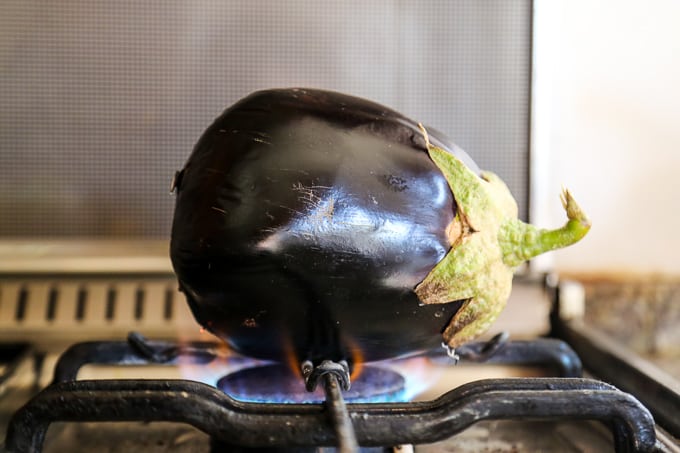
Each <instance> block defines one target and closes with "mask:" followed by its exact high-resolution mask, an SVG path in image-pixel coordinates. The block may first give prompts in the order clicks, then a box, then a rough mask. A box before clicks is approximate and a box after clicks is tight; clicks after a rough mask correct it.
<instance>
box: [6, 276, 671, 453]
mask: <svg viewBox="0 0 680 453" xmlns="http://www.w3.org/2000/svg"><path fill="white" fill-rule="evenodd" d="M130 277H131V276H123V277H121V276H118V277H117V279H112V280H111V279H109V280H110V281H109V283H107V284H106V285H104V284H103V278H101V276H100V278H99V279H96V278H95V279H92V278H91V276H88V280H87V282H88V283H87V284H85V283H83V282H85V280H81V281H80V282H76V281H75V280H74V279H73V276H70V277H69V278H63V276H62V278H63V279H62V280H60V281H61V282H62V283H63V284H62V285H61V286H59V285H57V286H55V284H54V282H55V281H57V280H55V279H54V278H51V280H50V281H52V282H53V283H49V284H48V283H45V279H44V276H43V278H40V279H38V278H35V276H34V277H32V278H28V276H26V275H23V276H18V275H14V276H11V278H9V277H8V278H7V279H5V280H4V281H3V282H2V283H3V284H2V293H1V294H2V296H1V297H2V299H1V300H0V302H1V303H0V307H2V308H4V313H6V314H7V313H10V312H11V314H12V319H13V320H14V322H15V323H16V322H18V321H20V320H22V319H26V317H27V313H29V312H31V311H33V312H34V313H35V312H40V313H42V314H43V316H44V317H45V318H46V319H47V321H46V322H50V321H49V319H50V318H51V319H52V320H54V319H56V318H58V317H60V316H64V312H66V311H72V312H73V313H74V314H75V315H76V316H75V318H76V319H78V318H80V319H81V321H76V322H80V323H81V325H82V327H83V328H84V329H85V330H87V329H89V328H92V326H89V327H87V326H86V325H84V324H82V323H83V321H82V320H83V319H87V318H88V316H91V315H92V311H93V310H92V308H91V304H92V300H93V299H94V298H96V297H99V298H101V301H100V302H104V303H103V304H102V305H103V307H100V313H99V314H100V315H102V316H103V318H105V319H106V318H107V316H108V317H110V318H111V319H109V321H110V322H109V324H107V325H108V326H109V327H111V326H113V325H116V322H115V319H116V316H117V315H118V316H119V315H121V313H120V312H121V311H123V309H122V307H124V306H125V305H124V304H127V308H126V309H125V311H128V312H131V313H128V314H127V316H123V318H125V319H127V321H128V322H127V325H128V326H129V325H130V324H132V325H134V322H130V320H131V319H132V320H135V319H136V320H137V321H138V322H139V323H141V324H142V325H141V327H143V329H140V330H143V331H144V332H145V333H146V332H149V331H150V332H152V333H153V334H154V335H153V336H150V338H154V339H147V338H145V337H144V336H142V335H140V334H139V333H136V332H132V333H128V334H125V335H121V334H120V329H121V328H122V327H123V325H118V326H117V327H116V328H115V329H113V330H112V331H108V332H102V333H101V335H100V337H103V338H104V339H103V340H97V341H92V340H89V341H73V342H72V343H73V344H71V345H70V346H66V345H61V346H62V347H60V348H54V350H59V353H55V352H54V350H53V349H51V348H49V347H47V346H46V343H49V342H53V343H57V340H56V339H54V338H53V339H51V340H47V339H45V338H43V339H41V338H37V339H36V341H34V342H30V341H25V342H18V343H10V342H5V344H3V347H2V349H1V353H2V357H1V358H2V368H0V370H1V373H2V374H1V377H0V389H2V390H0V430H2V431H3V432H6V438H5V443H4V444H3V448H4V449H5V450H7V451H12V452H23V451H45V452H51V451H59V450H68V451H93V450H95V449H97V450H101V451H111V452H114V451H207V452H208V451H210V452H213V451H336V450H337V451H343V452H344V451H413V450H415V451H418V452H430V451H447V450H449V451H677V441H676V440H675V439H674V438H673V436H672V435H671V434H669V433H668V432H667V430H668V431H670V432H671V433H674V434H675V435H677V431H675V432H673V430H674V429H677V420H675V421H674V420H673V415H672V414H673V413H674V412H673V410H674V409H673V407H675V408H677V407H680V406H678V401H679V400H678V399H677V396H678V394H677V392H676V391H675V389H674V388H672V385H671V386H669V385H665V384H664V383H663V382H656V381H655V380H654V379H653V377H650V376H648V375H646V376H647V378H648V379H649V380H650V381H649V382H647V381H644V383H643V384H640V382H643V381H640V380H639V379H641V377H640V376H639V375H638V376H637V377H636V378H635V379H638V381H637V383H638V385H637V388H638V389H639V388H642V389H644V390H646V391H643V392H642V394H640V393H638V392H637V391H636V392H635V395H633V392H632V391H631V390H632V389H625V388H624V390H626V391H622V390H619V388H623V387H624V385H630V384H631V380H632V379H633V378H632V377H630V376H631V372H629V371H628V370H626V366H625V361H623V362H621V363H618V362H616V360H617V358H616V354H614V353H612V351H611V350H608V349H607V348H606V347H605V346H606V345H605V346H603V344H602V342H601V341H599V340H598V339H597V338H593V337H592V333H589V332H588V331H587V329H582V328H579V327H578V326H577V325H576V324H574V323H567V322H562V321H560V317H559V316H557V315H555V313H556V311H557V310H555V311H553V320H552V321H553V322H552V327H553V329H552V330H553V333H554V336H553V337H552V338H534V339H519V340H516V339H510V340H507V339H506V338H505V337H503V336H496V337H494V338H492V339H490V340H487V341H483V342H477V343H473V344H471V345H468V346H466V348H464V349H463V350H459V351H458V352H459V354H460V356H461V360H460V363H459V364H455V363H454V362H453V360H452V359H450V358H449V357H447V356H446V354H445V353H444V351H443V350H442V351H432V352H429V353H425V354H423V355H422V356H419V357H414V358H408V359H403V360H398V361H390V362H387V363H375V364H367V365H366V366H365V367H364V368H365V369H364V371H363V372H362V373H361V374H360V375H359V376H352V377H350V375H349V373H348V370H347V368H346V367H345V366H344V364H343V363H333V362H330V363H325V364H321V365H317V366H312V365H310V364H302V366H301V368H300V369H299V370H291V368H290V367H285V366H277V365H275V364H270V363H263V362H256V361H253V360H251V359H248V358H243V357H238V356H235V355H233V354H232V353H230V352H229V351H225V349H224V347H223V346H222V345H220V344H217V343H214V342H212V341H206V340H205V339H199V340H196V339H189V340H186V339H180V338H177V337H178V336H181V335H174V336H173V338H167V337H168V333H167V331H163V330H162V329H156V330H154V329H153V328H148V329H147V328H145V327H148V326H144V325H143V321H144V319H146V316H148V315H149V313H154V316H153V317H154V318H160V319H164V320H165V321H166V322H167V323H170V324H172V322H171V321H173V320H175V319H177V318H180V319H182V320H184V319H185V316H188V313H184V312H182V310H184V308H182V307H183V304H182V303H181V300H179V296H178V294H176V293H175V291H174V289H173V286H172V285H173V284H174V283H173V281H172V278H171V276H165V277H164V276H161V275H145V276H143V278H142V277H141V276H139V275H135V276H134V277H135V279H134V282H135V283H134V285H132V286H131V284H130ZM66 280H69V281H66ZM112 282H113V283H112ZM140 282H144V283H143V284H142V283H140ZM36 285H37V286H36ZM64 285H65V286H64ZM55 287H58V288H59V289H60V290H63V288H70V289H68V291H70V292H71V293H73V294H72V296H73V297H71V298H70V299H72V300H71V302H69V303H70V304H71V305H72V306H69V307H68V308H65V306H64V305H65V304H66V305H68V304H67V303H66V302H64V303H59V302H55V301H62V302H63V301H66V300H69V299H68V298H63V297H62V298H60V297H58V296H55V295H54V290H53V289H51V288H55ZM529 287H533V286H532V285H529ZM35 288H39V289H38V290H36V289H35ZM521 288H522V284H521V283H520V284H519V291H518V292H519V294H520V296H521V295H525V294H526V293H524V292H523V290H522V289H521ZM548 289H549V293H550V294H551V295H552V296H551V298H552V299H553V300H554V302H555V304H556V305H559V299H560V297H559V294H560V291H559V286H558V285H557V286H556V285H552V286H551V285H548ZM36 291H38V293H39V294H41V295H42V296H41V297H44V298H45V301H46V304H44V306H41V309H40V310H38V309H37V308H36V303H35V301H36V300H38V299H37V296H36ZM83 294H85V295H83ZM125 294H127V296H125ZM175 298H177V300H175ZM126 299H130V300H126ZM9 301H13V305H12V307H11V310H10V309H9ZM2 308H0V310H2ZM145 314H146V316H145ZM31 319H32V322H34V323H35V322H37V321H36V320H35V318H31ZM155 321H158V319H155ZM51 322H54V321H51ZM175 327H176V326H175ZM180 330H181V329H180ZM588 335H590V336H588ZM75 336H76V335H75V333H74V332H71V333H70V336H68V338H73V337H75ZM88 336H90V337H92V335H91V333H89V334H88ZM194 336H195V335H194ZM107 337H108V338H107ZM111 337H112V338H111ZM116 337H117V339H116ZM155 338H161V339H155ZM565 340H567V341H565ZM62 343H65V342H62ZM598 354H599V355H598ZM581 359H583V360H584V362H586V367H587V369H588V372H589V373H590V372H593V371H600V370H598V365H597V362H600V364H605V363H606V366H605V367H604V368H605V369H609V370H612V369H613V370H617V371H616V372H617V373H618V374H619V376H618V377H620V378H621V383H619V382H617V381H616V379H612V376H607V381H608V382H612V383H614V384H615V385H616V386H617V387H614V386H613V385H610V384H608V383H605V382H603V381H600V380H597V379H594V378H593V377H592V376H591V375H590V374H587V375H588V376H589V377H587V378H584V377H582V367H581ZM629 365H630V364H629ZM600 368H601V367H600ZM499 370H502V371H499ZM633 370H635V371H636V372H637V373H638V374H640V373H642V374H645V373H644V370H642V371H641V370H640V369H639V367H637V368H636V367H633ZM598 375H601V374H600V373H598ZM362 376H363V378H362ZM362 379H363V380H364V381H367V382H363V381H362ZM425 381H428V382H427V383H426V385H425V384H424V382H425ZM375 382H380V384H379V385H377V387H378V388H379V390H378V391H377V392H376V390H375V389H374V388H373V387H375V385H374V384H375ZM652 382H656V384H652ZM253 383H256V384H255V386H254V387H255V388H256V389H260V388H262V387H263V385H265V384H267V383H269V384H271V383H274V385H273V387H274V388H276V389H280V388H285V389H286V390H285V391H284V392H282V395H283V398H282V395H273V394H272V393H268V392H269V391H262V392H255V396H253V393H252V387H253ZM386 383H387V384H386ZM622 384H623V385H622ZM348 387H349V389H348ZM385 387H388V390H387V391H385V390H384V389H385ZM367 388H368V390H367ZM312 390H314V391H312ZM664 391H665V392H666V393H663V392H664ZM279 393H281V392H279ZM648 393H651V395H650V394H648ZM296 395H297V396H296ZM673 398H676V399H673ZM641 401H644V404H643V403H642V402H641ZM669 414H670V415H669ZM655 419H656V422H655ZM661 421H663V423H664V424H663V426H659V424H657V423H660V422H661ZM102 422H116V423H102Z"/></svg>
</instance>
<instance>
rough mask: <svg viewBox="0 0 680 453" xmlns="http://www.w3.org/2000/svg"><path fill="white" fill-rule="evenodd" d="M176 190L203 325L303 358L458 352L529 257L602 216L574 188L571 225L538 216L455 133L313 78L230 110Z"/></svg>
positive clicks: (235, 344)
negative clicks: (520, 206) (589, 210)
mask: <svg viewBox="0 0 680 453" xmlns="http://www.w3.org/2000/svg"><path fill="white" fill-rule="evenodd" d="M173 188H174V190H175V191H176V197H177V199H176V207H175V213H174V219H173V225H172V237H171V244H170V254H171V259H172V264H173V267H174V270H175V273H176V275H177V278H178V281H179V285H180V289H181V290H182V291H183V292H184V293H185V295H186V298H187V302H188V304H189V306H190V308H191V310H192V313H193V315H194V316H195V318H196V320H197V321H198V322H199V323H200V324H201V325H202V326H203V327H205V329H207V330H208V331H210V332H212V333H213V334H215V335H216V336H217V337H219V338H221V339H222V340H224V341H225V342H226V343H227V344H228V345H229V346H230V347H231V348H233V349H234V350H235V351H237V352H239V353H241V354H243V355H247V356H252V357H255V358H260V359H267V360H276V361H288V362H291V363H293V364H299V363H302V362H303V361H306V360H310V361H312V362H313V363H319V362H320V361H322V360H335V361H338V360H347V361H349V362H350V363H358V362H362V361H375V360H382V359H388V358H394V357H401V356H406V355H410V354H415V353H419V352H421V351H423V350H428V349H432V348H435V347H439V345H440V344H442V342H443V344H444V345H445V346H446V347H447V348H448V349H449V350H450V351H449V352H451V351H453V350H454V349H455V348H456V347H458V346H460V345H461V344H464V343H466V342H468V341H470V340H471V339H473V338H475V337H476V336H478V335H479V334H481V333H482V332H484V331H485V330H486V329H487V328H488V327H489V326H490V325H491V324H492V322H493V321H494V320H495V318H496V317H497V316H498V314H499V313H500V311H501V309H502V308H503V306H504V304H505V302H506V300H507V298H508V296H509V292H510V289H511V283H512V275H513V269H514V268H515V267H516V266H517V265H518V264H520V263H521V262H523V261H524V260H526V259H529V258H531V257H532V256H535V255H536V254H538V253H542V252H544V251H547V250H551V249H554V248H557V247H561V246H565V245H568V244H571V243H573V242H576V241H577V240H579V239H580V238H581V237H583V235H585V233H586V232H587V231H588V229H589V227H590V222H589V221H588V219H587V217H586V216H585V214H583V212H582V211H581V209H580V208H579V207H578V205H577V204H576V202H575V201H574V200H573V197H572V196H571V194H570V193H569V192H568V191H565V192H564V193H563V203H564V206H565V209H566V211H567V216H568V222H567V224H566V225H565V226H564V227H562V228H560V229H557V230H552V231H547V230H539V229H537V228H535V227H533V226H531V225H528V224H525V223H523V222H521V221H519V220H518V219H517V205H516V203H515V200H514V199H513V198H512V196H511V194H510V191H509V190H508V188H507V187H506V186H505V184H504V183H503V182H502V181H501V180H500V179H499V178H498V177H496V176H495V175H493V174H492V173H488V172H483V171H480V170H479V168H478V167H477V165H476V164H475V163H474V162H473V160H472V159H471V158H470V157H469V156H468V155H467V154H466V153H465V152H464V151H462V150H461V149H459V148H458V147H456V146H455V145H454V144H452V143H451V141H450V140H449V139H448V138H446V137H445V136H444V135H442V134H441V133H438V132H436V131H434V130H432V129H429V128H427V129H426V128H424V127H422V126H421V125H419V124H418V123H417V122H415V121H413V120H411V119H408V118H406V117H405V116H403V115H401V114H400V113H397V112H395V111H393V110H391V109H389V108H387V107H384V106H382V105H379V104H376V103H373V102H371V101H368V100H364V99H360V98H356V97H352V96H348V95H345V94H340V93H335V92H329V91H321V90H312V89H276V90H266V91H259V92H256V93H253V94H251V95H249V96H248V97H246V98H244V99H242V100H241V101H239V102H237V103H236V104H235V105H233V106H232V107H230V108H228V109H227V110H226V111H225V112H224V113H223V114H222V115H221V116H219V117H218V118H217V119H216V120H215V121H214V123H213V124H212V125H211V126H210V127H208V129H207V130H206V131H205V132H204V133H203V135H202V136H201V138H200V139H199V141H198V143H197V144H196V146H195V148H194V150H193V152H192V154H191V156H190V157H189V159H188V161H187V162H186V164H185V166H184V168H183V169H182V170H181V171H179V172H178V173H177V174H176V177H175V180H174V182H173Z"/></svg>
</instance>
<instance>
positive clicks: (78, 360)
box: [5, 334, 656, 453]
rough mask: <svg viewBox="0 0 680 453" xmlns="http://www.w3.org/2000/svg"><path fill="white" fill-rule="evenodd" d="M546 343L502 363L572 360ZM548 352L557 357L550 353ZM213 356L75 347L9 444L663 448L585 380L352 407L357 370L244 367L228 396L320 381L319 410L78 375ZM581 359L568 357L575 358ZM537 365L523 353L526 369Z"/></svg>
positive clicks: (630, 400) (501, 384)
mask: <svg viewBox="0 0 680 453" xmlns="http://www.w3.org/2000/svg"><path fill="white" fill-rule="evenodd" d="M547 344H551V345H552V346H551V347H547V346H546V343H545V342H544V341H542V340H541V341H538V342H537V344H535V345H533V346H532V345H531V342H517V343H515V342H512V341H508V342H507V344H505V345H504V346H503V347H502V348H500V349H498V351H497V352H496V353H495V354H494V355H493V357H494V358H495V360H497V361H504V362H505V363H509V362H510V358H511V357H512V356H513V354H514V353H516V352H517V351H520V350H522V351H525V352H526V351H527V350H536V351H539V353H538V356H539V357H541V358H542V359H543V360H544V359H545V358H546V357H548V362H550V363H555V362H557V363H561V364H564V363H573V360H572V359H569V358H566V359H565V358H564V356H565V351H570V349H569V347H568V346H566V345H565V344H564V343H561V342H559V341H555V340H553V341H552V342H548V343H547ZM471 348H472V352H469V354H468V355H470V356H479V354H478V353H479V352H480V351H481V352H484V351H486V350H488V347H487V346H486V345H484V344H482V345H477V346H475V345H472V346H471ZM546 348H547V349H551V348H552V349H553V351H552V352H549V353H546ZM214 351H215V345H209V344H198V343H196V344H189V345H178V344H173V343H168V342H151V341H147V340H146V339H144V338H143V337H141V336H139V335H137V334H132V335H131V336H130V338H129V340H128V342H110V343H109V342H91V343H84V344H78V345H74V346H73V347H72V348H70V349H69V350H68V351H67V352H66V353H65V354H64V355H63V356H62V357H61V358H60V360H59V363H58V365H57V367H56V368H55V379H54V382H53V383H52V384H51V385H49V386H48V387H47V388H45V389H44V390H43V391H42V392H40V393H39V394H38V395H36V396H35V397H34V398H33V399H31V400H30V401H29V402H28V403H27V404H26V405H25V406H24V407H23V408H21V409H20V410H19V411H17V412H16V413H15V414H14V416H13V418H12V420H11V422H10V425H9V429H8V432H7V438H6V445H5V446H6V448H7V449H8V451H10V452H18V453H20V452H40V451H41V449H42V444H43V441H44V436H45V433H46V431H47V428H48V427H49V426H50V424H52V423H54V422H59V421H68V422H113V421H116V422H126V421H127V422H139V421H142V422H153V421H166V422H181V423H186V424H188V425H192V426H194V427H196V428H198V429H199V430H201V431H203V432H204V433H207V434H208V435H209V436H210V438H211V439H212V443H213V445H235V446H241V447H248V448H273V447H275V448H282V447H283V448H296V449H297V448H299V447H312V446H333V445H336V446H339V447H340V450H341V451H357V450H358V446H359V445H360V446H362V447H374V446H381V447H384V446H395V445H403V444H413V445H416V444H425V443H427V444H429V443H433V442H437V441H440V440H443V439H448V438H451V437H452V436H454V435H456V434H458V433H460V432H461V431H463V430H465V429H467V428H468V427H470V426H471V425H473V424H476V423H478V422H480V421H483V420H500V419H522V420H525V419H539V420H545V421H564V420H595V421H600V422H602V423H604V425H605V426H607V427H608V428H609V429H610V430H611V432H612V438H613V440H614V446H615V448H616V450H617V451H651V450H653V449H654V447H655V444H656V434H655V425H654V420H653V418H652V416H651V414H650V413H649V411H648V410H647V409H646V408H645V407H644V406H643V405H642V404H640V403H639V402H638V401H637V400H636V399H635V398H634V397H632V396H631V395H629V394H627V393H623V392H621V391H619V390H617V389H616V388H614V387H612V386H610V385H608V384H605V383H602V382H599V381H596V380H592V379H582V378H577V377H568V378H564V377H562V378H505V379H485V380H479V381H475V382H471V383H468V384H465V385H463V386H460V387H458V388H455V389H453V390H450V391H449V392H447V393H445V394H444V395H442V396H441V397H439V398H437V399H435V400H432V401H426V402H400V403H384V402H370V403H357V402H350V403H347V404H346V403H345V401H344V399H345V397H347V398H348V399H350V398H351V396H352V394H351V393H349V391H345V392H343V391H342V390H341V389H343V388H346V387H347V385H346V384H348V383H349V374H348V367H346V366H345V365H344V364H334V363H332V362H330V363H321V364H319V365H317V366H316V367H313V369H309V368H308V366H306V365H303V369H302V370H301V371H302V372H301V375H302V376H296V375H295V373H294V372H292V371H289V369H288V368H285V367H280V366H275V367H274V368H271V367H270V366H268V367H266V368H264V369H257V368H255V369H252V368H250V369H246V370H243V371H241V372H239V373H237V374H235V375H231V376H227V377H225V378H223V379H222V380H221V384H222V385H223V387H225V389H226V390H227V392H228V393H229V392H230V391H233V390H234V389H237V388H238V387H239V386H241V384H243V383H246V382H255V383H257V385H258V386H259V385H261V384H262V383H264V382H266V381H267V380H268V379H267V377H269V380H273V379H276V378H277V376H281V375H285V374H288V379H289V380H292V379H293V378H295V379H297V380H298V382H299V384H298V388H297V389H296V391H299V390H300V389H304V388H309V387H313V386H314V382H318V383H321V384H322V386H323V390H324V397H323V398H321V399H317V398H316V397H315V398H314V399H313V401H321V403H316V402H312V403H309V404H300V403H280V402H279V403H277V402H266V403H253V402H244V401H239V400H237V399H235V398H233V397H231V396H230V395H228V394H227V393H225V392H224V391H222V390H220V389H218V388H215V387H214V386H211V385H207V384H203V383H199V382H194V381H186V380H138V379H127V380H119V379H102V380H83V381H78V380H76V379H75V376H76V375H77V372H78V369H79V368H80V367H81V366H82V365H84V364H86V363H109V364H111V363H114V362H116V363H123V364H142V363H150V364H154V363H176V362H178V361H180V360H182V361H186V360H189V361H191V362H192V363H197V364H200V363H209V362H211V361H212V360H213V359H214V358H215V357H216V356H215V353H214ZM475 351H476V352H475ZM555 351H559V352H555ZM572 354H573V353H569V352H566V356H567V357H569V356H571V355H572ZM482 355H484V354H482ZM560 356H562V358H559V359H555V357H560ZM536 360H537V359H535V358H534V359H531V358H527V357H526V356H524V357H523V358H522V359H521V360H520V363H535V362H536ZM563 368H565V369H567V370H570V368H571V367H569V366H567V367H563ZM572 371H573V370H572ZM270 373H271V374H270ZM362 374H365V375H366V379H367V380H373V379H376V378H379V379H384V380H386V381H387V382H389V383H390V386H393V387H392V390H388V391H387V392H388V393H389V392H396V391H398V389H397V388H398V387H399V385H398V382H399V381H400V379H403V378H401V377H400V376H399V375H397V377H396V378H395V377H394V375H392V374H390V373H385V372H384V370H381V369H378V368H375V369H374V368H372V367H366V369H365V370H364V371H363V373H362ZM311 376H314V378H313V379H312V380H313V381H314V382H311V381H310V377H311ZM360 376H361V375H360ZM303 377H306V378H307V381H306V382H304V380H303ZM345 381H347V382H345ZM305 384H306V387H305ZM352 384H353V388H354V391H358V392H359V393H362V392H363V391H364V390H362V387H363V384H362V383H361V379H360V378H358V379H356V381H355V382H353V383H352ZM286 385H287V384H286ZM277 386H278V385H277ZM235 393H236V392H235ZM258 398H259V397H258ZM293 398H296V397H292V398H289V399H291V400H294V399H293Z"/></svg>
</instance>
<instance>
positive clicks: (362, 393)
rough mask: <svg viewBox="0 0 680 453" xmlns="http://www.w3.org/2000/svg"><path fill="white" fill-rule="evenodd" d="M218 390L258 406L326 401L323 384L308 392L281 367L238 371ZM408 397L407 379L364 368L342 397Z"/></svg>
mask: <svg viewBox="0 0 680 453" xmlns="http://www.w3.org/2000/svg"><path fill="white" fill-rule="evenodd" d="M217 387H218V388H220V389H221V390H222V391H223V392H225V393H226V394H228V395H229V396H231V397H233V398H235V399H237V400H241V401H249V402H256V403H320V402H323V401H324V400H325V397H324V392H323V388H322V385H321V383H319V386H318V388H317V389H316V391H314V392H308V391H307V390H306V389H305V383H304V380H303V378H302V377H301V376H298V375H296V374H294V373H293V372H292V371H291V370H290V368H289V367H287V366H285V365H281V364H272V365H264V366H257V367H252V368H245V369H242V370H239V371H236V372H235V373H232V374H228V375H227V376H224V377H223V378H221V379H220V380H219V381H218V382H217ZM405 394H406V392H405V380H404V378H403V377H402V376H401V375H400V374H399V373H397V372H395V371H392V370H389V369H385V368H378V367H375V366H364V367H363V369H362V371H361V374H360V375H359V376H358V377H357V378H355V379H354V380H353V381H352V388H351V389H350V390H348V391H346V392H343V394H342V395H343V397H344V399H345V400H346V401H348V402H353V403H368V402H371V403H376V402H390V401H402V400H403V399H404V397H405Z"/></svg>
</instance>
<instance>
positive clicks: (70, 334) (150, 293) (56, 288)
mask: <svg viewBox="0 0 680 453" xmlns="http://www.w3.org/2000/svg"><path fill="white" fill-rule="evenodd" d="M130 330H138V331H141V332H144V333H145V334H148V335H154V336H159V337H166V338H175V337H177V336H178V335H179V334H181V335H182V336H187V335H188V336H192V335H193V334H195V333H197V332H198V330H199V328H198V326H197V325H196V324H195V322H194V321H193V316H192V315H191V314H190V312H189V310H188V308H187V306H186V302H185V301H184V298H183V296H182V295H181V293H179V291H178V290H177V282H176V280H175V279H174V277H173V276H172V275H168V276H157V275H152V276H147V277H144V276H130V277H125V276H123V277H120V276H115V275H113V276H91V277H71V276H66V277H64V276H57V277H51V276H8V277H2V276H0V340H12V341H21V340H27V341H31V342H33V343H35V342H38V343H44V344H49V343H50V342H53V341H56V342H58V343H63V342H65V341H68V342H72V341H78V340H85V339H92V338H119V337H121V335H123V336H124V335H125V334H127V332H128V331H130Z"/></svg>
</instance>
